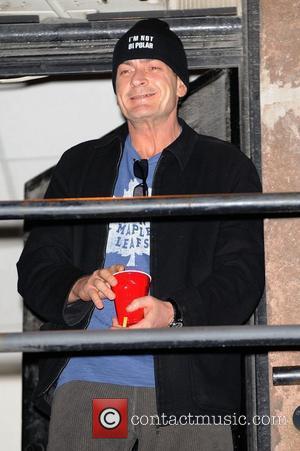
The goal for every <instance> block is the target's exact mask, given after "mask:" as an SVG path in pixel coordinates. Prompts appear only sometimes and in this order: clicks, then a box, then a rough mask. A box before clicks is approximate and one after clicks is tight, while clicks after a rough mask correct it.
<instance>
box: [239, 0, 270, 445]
mask: <svg viewBox="0 0 300 451" xmlns="http://www.w3.org/2000/svg"><path fill="white" fill-rule="evenodd" d="M242 11H243V13H242V16H243V17H242V39H243V61H242V66H241V68H240V89H241V128H242V133H241V145H242V148H244V151H245V153H246V154H247V155H249V156H250V157H251V159H252V161H253V162H254V164H255V166H256V168H257V170H258V172H259V173H260V175H261V127H260V51H259V47H260V33H259V32H260V14H259V13H260V6H259V0H251V1H250V0H242ZM250 324H267V315H266V299H265V296H263V298H262V299H261V302H260V304H259V306H258V308H257V310H256V312H255V314H254V315H253V317H252V318H251V320H250ZM245 377H246V390H247V391H246V403H247V416H248V417H249V418H250V419H251V418H252V417H253V416H254V415H269V414H270V408H269V375H268V356H267V354H256V355H249V356H247V358H246V370H245ZM247 439H248V440H247V447H248V451H258V450H268V449H270V447H271V434H270V427H269V426H255V425H254V424H251V425H249V426H248V431H247Z"/></svg>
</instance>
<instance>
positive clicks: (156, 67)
mask: <svg viewBox="0 0 300 451" xmlns="http://www.w3.org/2000/svg"><path fill="white" fill-rule="evenodd" d="M150 69H151V70H160V67H159V66H151V67H150Z"/></svg>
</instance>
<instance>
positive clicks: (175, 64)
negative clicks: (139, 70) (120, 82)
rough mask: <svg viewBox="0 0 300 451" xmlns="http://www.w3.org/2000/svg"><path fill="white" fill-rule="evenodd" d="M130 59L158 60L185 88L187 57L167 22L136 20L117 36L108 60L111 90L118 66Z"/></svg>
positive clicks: (187, 82) (186, 82)
mask: <svg viewBox="0 0 300 451" xmlns="http://www.w3.org/2000/svg"><path fill="white" fill-rule="evenodd" d="M133 59H157V60H161V61H163V62H164V63H166V64H167V65H168V66H169V67H170V68H171V69H172V70H173V71H174V72H175V74H176V75H178V77H179V78H180V79H181V80H182V81H183V83H184V84H185V85H186V87H187V88H188V87H189V74H188V68H187V60H186V54H185V51H184V48H183V45H182V42H181V40H180V39H179V37H178V36H177V35H176V34H175V33H174V32H173V31H171V30H170V28H169V25H168V24H167V22H164V21H162V20H159V19H145V20H140V21H139V22H137V23H136V24H135V25H133V27H132V28H130V29H129V30H128V31H127V32H126V33H125V34H124V35H123V36H122V37H121V38H120V39H119V41H118V42H117V44H116V46H115V49H114V53H113V62H112V82H113V87H114V91H115V92H116V76H117V69H118V66H119V65H120V64H121V63H123V62H124V61H128V60H133Z"/></svg>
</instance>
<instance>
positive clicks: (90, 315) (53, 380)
mask: <svg viewBox="0 0 300 451" xmlns="http://www.w3.org/2000/svg"><path fill="white" fill-rule="evenodd" d="M119 144H120V154H119V160H118V164H117V171H116V176H115V179H114V183H113V185H112V191H111V195H113V193H114V190H115V186H116V183H117V178H118V172H119V167H120V162H121V159H122V155H123V145H122V141H121V140H120V142H119ZM108 231H109V225H108V224H106V240H105V244H104V246H103V249H105V250H104V251H103V253H102V260H101V261H102V263H103V262H104V261H105V257H106V245H107V240H108ZM99 261H100V258H99ZM94 309H95V307H93V308H92V309H91V311H90V313H89V316H88V319H87V322H86V325H85V327H84V329H87V326H88V324H89V322H90V319H91V317H92V314H93V312H94ZM69 361H70V357H68V358H67V360H66V362H65V364H64V365H63V366H62V368H61V369H60V370H59V372H58V374H57V375H56V376H55V378H54V379H52V380H51V382H49V384H48V385H47V387H46V388H45V389H44V390H43V391H42V393H41V394H42V395H44V394H45V393H46V392H47V391H48V390H49V388H50V387H51V386H52V385H53V384H54V382H55V381H56V380H57V379H58V378H59V376H60V375H61V373H62V372H63V370H64V369H65V367H66V366H67V365H68V363H69Z"/></svg>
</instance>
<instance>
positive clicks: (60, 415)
mask: <svg viewBox="0 0 300 451" xmlns="http://www.w3.org/2000/svg"><path fill="white" fill-rule="evenodd" d="M102 398H127V399H128V438H93V435H92V403H93V399H102ZM155 416H157V410H156V397H155V389H154V388H144V387H128V386H122V385H112V384H104V383H103V384H102V383H101V384H100V383H97V382H84V381H73V382H68V383H66V384H63V385H61V386H60V387H59V388H58V389H57V390H56V392H55V395H54V400H53V405H52V411H51V420H50V428H49V442H48V448H47V451H96V450H97V451H101V450H106V451H127V450H128V451H131V450H132V449H133V447H134V446H135V445H137V442H138V450H139V451H168V450H169V451H173V450H176V451H181V450H182V451H186V450H191V451H196V450H197V451H202V450H203V451H212V450H214V451H232V450H233V444H232V434H231V428H230V426H224V425H191V424H185V425H182V424H181V425H168V426H158V425H157V424H154V422H153V421H150V419H151V418H152V419H154V418H155ZM147 418H149V422H148V424H145V423H147ZM133 419H134V421H132V420H133ZM138 419H140V421H141V423H142V424H140V423H139V420H138ZM134 449H137V448H134Z"/></svg>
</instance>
